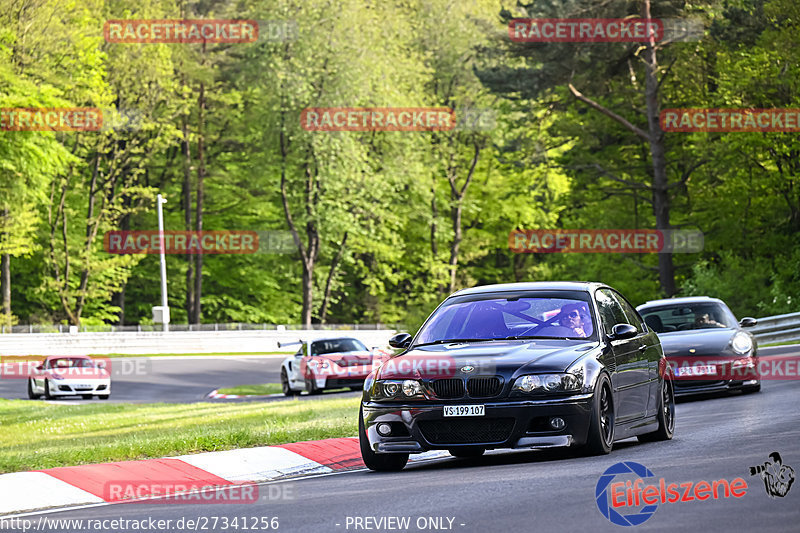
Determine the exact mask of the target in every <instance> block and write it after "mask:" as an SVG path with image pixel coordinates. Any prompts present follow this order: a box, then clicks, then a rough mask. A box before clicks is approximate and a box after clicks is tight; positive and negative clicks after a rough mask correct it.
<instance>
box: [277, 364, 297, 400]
mask: <svg viewBox="0 0 800 533" xmlns="http://www.w3.org/2000/svg"><path fill="white" fill-rule="evenodd" d="M281 390H282V391H283V395H284V396H294V395H295V394H297V392H296V391H294V390H293V389H292V387H291V386H290V385H289V376H288V375H286V369H285V368H281Z"/></svg>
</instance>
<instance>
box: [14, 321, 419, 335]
mask: <svg viewBox="0 0 800 533" xmlns="http://www.w3.org/2000/svg"><path fill="white" fill-rule="evenodd" d="M384 329H394V330H398V331H399V330H404V329H405V327H404V326H403V325H402V324H311V325H310V326H304V325H302V324H286V325H284V324H244V323H239V322H237V323H231V324H170V325H169V330H170V331H294V330H315V331H375V330H384ZM162 330H163V328H162V326H161V324H153V325H149V324H145V325H138V326H112V325H99V326H67V325H61V324H59V325H33V324H32V325H28V326H11V327H8V326H2V327H0V333H118V332H119V333H122V332H128V333H131V332H133V333H136V332H148V331H154V332H160V331H162Z"/></svg>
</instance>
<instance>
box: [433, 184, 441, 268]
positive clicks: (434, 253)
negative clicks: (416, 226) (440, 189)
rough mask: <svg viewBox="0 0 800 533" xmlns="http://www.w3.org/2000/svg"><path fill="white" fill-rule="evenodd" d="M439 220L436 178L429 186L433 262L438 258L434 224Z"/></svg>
mask: <svg viewBox="0 0 800 533" xmlns="http://www.w3.org/2000/svg"><path fill="white" fill-rule="evenodd" d="M438 219H439V208H438V207H437V206H436V176H434V177H433V183H432V184H431V256H432V258H433V260H434V261H436V258H437V257H438V256H439V247H438V246H437V245H436V224H437V220H438Z"/></svg>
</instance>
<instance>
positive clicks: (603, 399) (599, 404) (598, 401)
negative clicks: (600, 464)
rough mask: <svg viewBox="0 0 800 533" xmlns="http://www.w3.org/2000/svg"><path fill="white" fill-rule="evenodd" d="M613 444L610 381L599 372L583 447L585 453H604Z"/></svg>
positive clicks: (612, 400)
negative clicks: (587, 432)
mask: <svg viewBox="0 0 800 533" xmlns="http://www.w3.org/2000/svg"><path fill="white" fill-rule="evenodd" d="M613 445H614V396H613V395H612V393H611V381H610V380H609V379H608V376H607V375H606V374H600V377H599V378H598V379H597V385H596V386H595V393H594V400H593V401H592V416H591V419H590V421H589V434H588V437H587V439H586V445H585V446H584V447H583V451H584V453H586V455H606V454H608V453H610V452H611V448H612V447H613Z"/></svg>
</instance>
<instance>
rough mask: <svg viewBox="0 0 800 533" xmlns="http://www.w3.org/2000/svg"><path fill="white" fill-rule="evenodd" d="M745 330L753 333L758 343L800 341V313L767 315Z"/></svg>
mask: <svg viewBox="0 0 800 533" xmlns="http://www.w3.org/2000/svg"><path fill="white" fill-rule="evenodd" d="M747 331H749V332H750V333H752V334H753V335H755V337H756V340H757V341H758V343H759V344H769V343H772V342H788V341H800V313H788V314H785V315H775V316H767V317H764V318H759V319H758V324H756V325H755V326H753V327H752V328H747Z"/></svg>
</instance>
